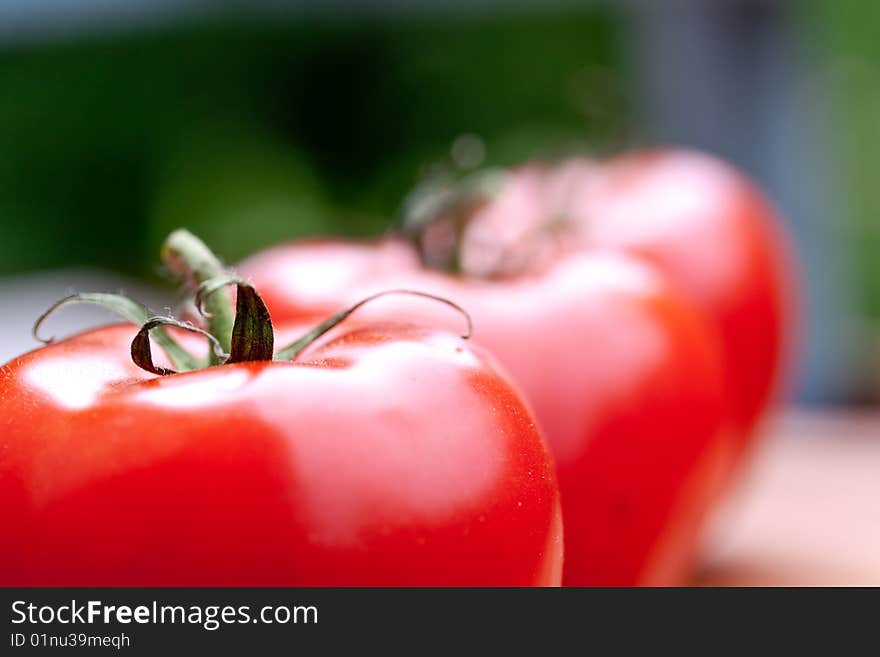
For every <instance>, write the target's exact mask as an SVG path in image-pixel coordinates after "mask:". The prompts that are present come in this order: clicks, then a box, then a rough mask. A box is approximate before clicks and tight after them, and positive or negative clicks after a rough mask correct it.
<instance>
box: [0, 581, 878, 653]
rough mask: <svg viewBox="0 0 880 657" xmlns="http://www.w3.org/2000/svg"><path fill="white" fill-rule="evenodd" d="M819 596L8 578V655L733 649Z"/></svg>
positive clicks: (801, 625) (1, 594)
mask: <svg viewBox="0 0 880 657" xmlns="http://www.w3.org/2000/svg"><path fill="white" fill-rule="evenodd" d="M875 593H876V591H874V592H872V593H871V598H873V597H874V594H875ZM768 596H769V597H768ZM812 597H813V594H812V593H810V592H808V591H807V592H805V591H804V590H796V589H784V590H775V591H769V592H768V591H767V590H764V591H763V592H761V591H758V590H751V591H749V590H730V589H728V590H720V589H298V588H277V589H273V588H268V589H267V588H261V589H244V588H242V589H225V588H224V589H169V588H152V589H151V588H145V589H120V588H116V589H113V588H110V589H91V588H80V589H38V588H30V589H13V588H9V589H0V601H2V609H3V611H2V619H3V628H4V634H3V636H2V637H0V654H3V655H7V654H8V655H29V654H62V653H64V652H67V651H69V650H70V649H74V651H75V652H76V653H77V654H83V653H86V654H93V653H102V654H110V653H113V652H122V653H123V654H126V655H140V654H144V655H159V654H161V655H175V654H207V651H213V650H219V651H221V652H222V653H223V654H227V653H232V654H241V653H245V652H248V653H253V654H258V655H268V654H292V653H294V652H301V651H302V650H310V651H311V650H316V651H320V653H321V654H324V653H327V652H328V651H332V652H333V653H334V654H335V652H336V651H342V650H346V651H349V652H350V650H351V648H352V647H355V648H358V649H359V650H361V649H362V650H367V649H369V650H370V651H371V652H372V651H375V650H386V651H389V650H393V652H394V653H404V654H422V653H424V652H426V651H428V652H431V653H434V652H435V651H436V650H437V649H443V650H446V651H447V652H449V651H451V652H453V653H454V654H462V653H464V654H466V653H470V652H471V651H472V650H476V649H477V648H480V649H483V650H487V649H488V650H490V651H491V653H487V654H494V653H495V651H497V650H499V649H502V648H503V649H517V652H519V651H520V650H522V649H523V648H526V647H529V648H530V649H532V650H534V651H535V652H536V653H537V654H546V651H547V649H549V647H550V646H562V645H567V646H572V647H577V646H580V647H582V648H583V649H582V650H577V652H578V653H583V652H586V653H588V654H589V653H591V652H595V651H596V649H597V648H598V646H599V645H600V644H601V645H605V643H604V642H607V641H612V642H613V645H614V646H615V647H617V648H624V647H627V646H630V645H633V646H635V645H639V646H642V647H644V646H645V643H647V644H648V646H653V647H658V646H660V645H671V646H678V645H681V644H682V643H688V642H689V641H690V640H692V639H693V638H694V637H695V636H696V635H697V633H703V634H705V633H706V632H709V633H710V634H711V636H712V637H713V639H712V643H718V644H719V645H720V644H726V645H728V646H729V644H730V641H731V639H735V638H740V639H743V638H745V637H747V636H757V635H758V634H761V635H763V634H764V633H765V632H766V631H767V630H768V629H769V630H773V631H774V633H777V632H782V633H783V634H784V633H786V632H787V629H788V627H787V625H786V623H787V622H792V624H791V626H790V628H791V629H792V630H793V631H794V632H797V633H798V634H800V635H801V636H802V637H803V636H804V630H808V631H810V632H813V631H815V628H816V627H817V626H816V625H815V624H811V622H810V620H809V618H810V615H811V613H812V614H813V615H814V616H815V612H816V611H817V607H816V604H815V602H813V603H811V602H810V599H811V598H812ZM861 607H862V610H863V611H865V612H867V611H869V610H870V609H872V608H873V605H870V604H869V605H868V606H867V607H865V606H861ZM858 609H859V606H856V610H858ZM762 610H763V611H762ZM827 610H828V607H827V606H823V607H822V613H821V614H819V616H816V617H817V618H819V619H820V620H822V615H824V613H825V611H827ZM768 611H769V613H768ZM805 612H806V613H805ZM854 618H855V616H852V617H851V619H852V620H854ZM824 620H827V619H824ZM705 647H707V648H708V647H710V646H709V645H706V646H705ZM600 652H601V651H600ZM602 654H604V652H603V653H602Z"/></svg>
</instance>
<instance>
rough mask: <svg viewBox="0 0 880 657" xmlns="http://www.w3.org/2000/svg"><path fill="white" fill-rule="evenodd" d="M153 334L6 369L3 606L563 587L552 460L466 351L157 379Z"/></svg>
mask: <svg viewBox="0 0 880 657" xmlns="http://www.w3.org/2000/svg"><path fill="white" fill-rule="evenodd" d="M348 326H351V325H348ZM134 332H135V328H134V327H131V326H122V325H115V326H110V327H105V328H100V329H96V330H93V331H90V332H87V333H83V334H80V335H78V336H75V337H72V338H70V339H67V340H65V341H63V342H59V343H57V344H53V345H50V346H48V347H45V348H42V349H38V350H36V351H33V352H30V353H29V354H26V355H24V356H21V357H19V358H17V359H15V360H13V361H11V362H9V363H7V364H6V365H4V366H3V367H2V368H0V418H2V426H0V430H2V441H0V446H2V447H0V499H2V500H3V501H4V502H3V504H2V505H0V525H2V526H3V528H4V531H3V532H2V534H0V585H6V586H8V585H27V586H32V585H37V586H40V585H52V586H84V585H88V586H141V585H142V586H199V585H208V586H219V585H230V586H239V585H248V586H255V585H306V586H311V585H314V586H318V585H350V586H361V585H381V586H396V585H429V586H430V585H542V586H548V585H558V584H559V582H560V577H561V568H562V566H561V563H562V562H561V560H562V534H561V531H562V529H561V514H560V510H559V494H558V487H557V483H556V478H555V474H554V471H553V468H552V463H551V460H550V457H549V454H548V452H547V449H546V447H545V445H544V443H543V441H542V439H541V437H540V435H539V433H538V432H537V429H536V428H535V423H534V420H533V418H532V416H531V414H530V413H529V411H528V410H527V408H526V407H525V406H524V405H523V403H522V402H521V400H520V398H519V396H518V395H517V394H516V392H515V390H514V389H513V388H512V387H511V386H510V384H509V383H508V382H507V380H506V379H505V378H504V377H503V376H501V375H499V374H498V373H497V372H496V370H495V369H494V367H493V366H492V364H491V362H490V359H487V357H486V356H484V355H483V354H481V353H480V352H479V351H478V350H473V349H471V348H470V347H469V346H468V345H467V344H466V343H464V342H462V341H461V340H460V339H458V338H456V337H455V336H453V335H450V334H448V333H443V332H440V331H433V330H427V329H421V328H415V327H405V326H399V325H388V324H384V325H379V324H372V325H370V326H367V325H363V324H360V325H355V326H354V327H351V328H345V329H335V330H334V332H333V334H332V335H334V336H336V337H329V338H323V339H321V340H320V341H319V342H318V343H316V344H315V345H312V346H311V347H310V348H309V349H308V350H307V351H306V352H305V353H304V354H303V355H302V356H300V358H299V360H298V361H297V362H296V363H277V362H276V363H269V362H258V363H237V364H234V365H224V366H219V367H213V368H209V369H205V370H200V371H196V372H189V373H185V374H178V375H172V376H167V377H156V376H154V375H151V374H148V373H146V372H144V371H142V370H140V369H138V368H137V367H135V366H134V365H133V364H131V362H130V361H129V355H128V346H129V343H130V341H131V339H132V337H133V335H134ZM302 332H303V331H302V329H301V328H299V329H298V330H294V327H293V326H287V327H283V328H282V330H281V331H279V340H289V339H292V338H294V337H297V336H298V335H299V334H301V333H302ZM438 418H442V422H440V421H438Z"/></svg>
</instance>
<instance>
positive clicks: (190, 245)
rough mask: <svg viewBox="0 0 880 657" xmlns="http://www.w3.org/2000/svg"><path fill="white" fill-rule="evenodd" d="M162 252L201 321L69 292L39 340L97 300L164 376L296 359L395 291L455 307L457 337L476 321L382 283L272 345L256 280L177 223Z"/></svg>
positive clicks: (137, 353)
mask: <svg viewBox="0 0 880 657" xmlns="http://www.w3.org/2000/svg"><path fill="white" fill-rule="evenodd" d="M162 256H163V260H164V261H165V264H166V266H168V267H169V269H170V270H171V271H173V272H175V273H177V274H179V275H181V276H182V277H183V278H184V281H185V282H186V284H187V286H188V287H190V288H191V291H192V292H193V296H192V297H191V301H192V303H193V305H194V306H195V308H196V310H197V311H198V313H199V315H200V316H201V317H202V318H203V320H204V323H205V327H204V328H202V327H199V326H196V325H194V324H192V323H191V322H187V321H183V320H180V319H177V318H175V317H172V316H161V315H154V314H152V313H151V312H150V310H149V309H148V308H147V307H146V306H145V305H143V304H142V303H140V302H138V301H135V300H134V299H131V298H129V297H126V296H124V295H121V294H110V293H103V292H88V293H80V294H73V295H70V296H67V297H64V298H63V299H60V300H59V301H56V302H55V303H54V304H52V306H50V307H49V308H48V309H47V310H46V311H45V312H44V313H43V314H42V315H40V316H39V317H38V318H37V320H36V322H35V323H34V327H33V335H34V337H35V338H36V339H37V340H39V341H40V342H43V343H44V344H49V343H52V342H54V340H55V338H54V336H53V337H49V338H42V337H40V328H41V326H42V324H43V322H44V321H45V320H46V319H47V318H48V317H49V316H50V315H52V314H54V313H55V312H56V311H57V310H58V309H59V308H61V307H63V306H67V305H70V304H73V303H90V304H94V305H98V306H101V307H103V308H106V309H108V310H110V311H112V312H114V313H116V314H117V315H119V316H121V317H122V318H124V319H126V320H128V321H129V322H131V323H133V324H136V325H138V326H139V327H140V328H139V329H138V332H137V333H136V334H135V336H134V338H133V339H132V342H131V358H132V361H133V362H134V363H135V365H137V366H138V367H140V368H141V369H143V370H146V371H147V372H150V373H152V374H157V375H159V376H167V375H170V374H177V373H179V372H187V371H193V370H198V369H203V368H205V367H211V366H215V365H229V364H233V363H241V362H249V361H273V360H274V361H293V360H295V359H296V358H297V356H299V355H300V354H301V353H302V352H303V351H304V350H305V349H306V348H308V346H309V345H311V344H312V343H314V342H315V341H316V340H317V339H318V338H320V337H321V336H323V335H324V334H325V333H327V332H328V331H330V330H331V329H333V328H334V327H336V326H337V325H338V324H340V323H341V322H343V321H345V320H346V319H347V318H348V317H349V316H350V315H351V314H352V313H353V312H355V311H356V310H358V309H359V308H360V307H362V306H364V305H365V304H367V303H370V302H371V301H374V300H375V299H379V298H381V297H384V296H388V295H392V294H403V295H410V296H416V297H422V298H425V299H429V300H432V301H436V302H439V303H443V304H445V305H447V306H450V307H451V308H454V309H455V310H457V311H459V312H460V313H461V314H462V315H463V316H464V318H465V319H466V321H467V331H466V332H465V333H463V334H462V335H461V337H462V338H463V339H468V338H469V337H470V336H471V334H472V332H473V324H472V321H471V317H470V315H469V314H468V313H467V311H466V310H464V308H462V307H461V306H459V305H458V304H456V303H455V302H453V301H450V300H449V299H446V298H445V297H441V296H437V295H434V294H429V293H427V292H420V291H417V290H405V289H394V290H384V291H381V292H377V293H375V294H372V295H370V296H368V297H366V298H364V299H361V300H360V301H358V302H357V303H355V304H353V305H351V306H349V307H348V308H346V309H344V310H341V311H340V312H338V313H336V314H334V315H332V316H330V317H328V318H327V319H325V320H324V321H322V322H320V323H319V324H317V325H316V326H314V327H313V328H312V329H310V330H309V331H308V332H306V333H305V335H303V336H302V337H300V338H299V339H297V340H295V341H294V342H292V343H291V344H289V345H287V346H286V347H284V348H282V349H280V350H278V351H277V352H275V351H274V342H275V330H274V327H273V325H272V319H271V317H270V315H269V310H268V309H267V308H266V304H265V303H264V302H263V299H262V298H261V297H260V295H259V293H258V292H257V290H256V289H255V288H254V286H253V285H251V284H250V283H248V282H247V281H245V280H243V279H242V278H239V277H238V276H235V275H233V274H230V273H228V272H226V271H225V270H224V269H223V266H222V265H221V264H220V261H219V259H217V258H216V256H214V254H213V253H211V251H210V250H209V249H208V247H207V246H205V244H204V243H203V242H202V241H201V240H199V239H198V238H197V237H196V236H195V235H193V234H192V233H189V232H188V231H186V230H182V229H181V230H177V231H175V232H174V233H172V234H171V235H170V236H169V237H168V239H167V240H166V242H165V244H164V245H163V248H162ZM232 285H234V286H235V288H236V296H235V309H234V310H233V307H232V300H231V297H230V295H229V294H227V293H226V292H225V288H227V287H229V286H232ZM168 327H171V328H176V329H182V330H185V331H189V332H192V333H196V334H198V335H201V336H202V337H204V338H205V339H206V340H207V341H208V347H209V349H208V355H207V357H205V358H200V357H197V356H195V355H193V354H192V353H190V352H189V351H188V350H187V349H186V348H184V347H183V346H182V345H181V344H180V343H179V342H178V341H177V340H175V339H174V337H173V336H172V335H171V333H170V332H169V331H168V330H166V329H167V328H168ZM151 338H152V340H153V341H155V342H156V344H157V345H159V346H160V347H161V348H162V350H163V351H164V352H165V354H166V356H167V357H168V360H169V361H171V364H172V365H173V367H174V369H171V368H166V367H161V366H158V365H156V364H155V363H154V362H153V355H152V348H151V344H150V340H151Z"/></svg>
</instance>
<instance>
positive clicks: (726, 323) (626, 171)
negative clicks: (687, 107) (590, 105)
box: [458, 150, 796, 452]
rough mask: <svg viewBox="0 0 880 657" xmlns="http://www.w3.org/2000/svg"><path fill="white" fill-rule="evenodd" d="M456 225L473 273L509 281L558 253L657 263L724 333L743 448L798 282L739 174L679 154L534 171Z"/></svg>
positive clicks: (787, 335) (771, 378) (767, 389)
mask: <svg viewBox="0 0 880 657" xmlns="http://www.w3.org/2000/svg"><path fill="white" fill-rule="evenodd" d="M464 224H465V225H464V228H463V230H462V235H461V244H460V245H459V246H458V250H459V253H460V261H461V265H462V269H463V270H464V272H465V273H467V274H470V275H476V276H481V277H487V276H497V275H499V274H500V275H511V274H515V273H516V272H517V271H519V270H522V269H523V268H524V267H526V268H527V267H534V266H536V264H537V263H540V262H544V261H546V260H547V259H552V258H554V257H555V255H554V254H555V253H556V252H557V251H558V250H559V248H560V247H561V246H564V247H565V248H575V247H579V248H583V249H586V250H588V251H608V250H611V251H622V252H624V253H627V254H629V255H633V256H636V257H638V258H640V259H642V260H644V261H646V262H649V263H651V264H652V265H655V266H656V267H657V268H658V269H659V270H660V271H661V272H662V273H663V274H664V275H666V276H667V277H668V278H669V280H670V281H671V282H672V284H673V285H675V286H676V287H677V288H678V290H679V291H680V292H681V293H682V294H683V295H684V296H685V297H686V298H687V299H688V300H689V301H690V302H691V303H693V304H694V305H695V307H696V308H698V309H699V310H700V311H701V312H702V313H703V314H704V316H705V317H706V318H707V320H708V321H709V323H710V324H711V327H712V328H713V330H715V331H716V332H717V334H718V335H719V337H720V345H721V349H722V355H723V368H724V369H723V373H724V383H725V390H726V398H727V403H728V417H729V419H730V421H731V423H732V425H733V428H734V430H735V435H736V436H737V450H738V451H740V452H743V451H745V450H746V448H747V447H748V445H749V444H750V443H751V440H752V438H753V436H754V435H755V431H754V429H755V425H756V423H757V421H758V420H759V418H760V416H761V414H762V412H763V411H764V410H765V408H766V407H767V405H768V403H769V402H770V400H771V399H772V397H773V395H774V393H775V392H776V390H777V388H778V384H779V380H780V377H781V374H782V371H783V366H784V363H785V360H786V355H787V352H788V351H789V350H790V349H791V343H792V341H793V335H792V334H793V331H794V320H793V313H794V309H795V304H796V299H795V294H796V286H795V285H794V281H793V265H792V263H791V258H790V256H789V249H788V245H787V243H786V242H785V239H784V235H783V234H782V232H781V230H780V224H779V221H778V219H777V217H776V216H775V212H774V210H773V208H772V207H771V206H770V204H769V202H768V201H767V200H766V199H765V198H764V197H763V195H762V194H761V192H760V191H759V190H758V189H757V188H756V186H755V185H754V184H752V183H751V182H750V181H749V180H748V179H747V178H746V177H745V176H744V175H743V174H741V173H739V172H738V171H736V170H735V169H733V168H732V167H730V166H729V165H727V164H725V163H724V162H722V161H720V160H718V159H716V158H714V157H712V156H709V155H706V154H703V153H699V152H695V151H685V150H658V151H640V152H632V153H627V154H624V155H621V156H619V157H616V158H613V159H611V160H608V161H594V160H589V159H585V158H573V159H570V160H567V161H563V162H561V163H557V164H547V163H544V164H542V163H530V164H525V165H522V166H520V167H517V168H516V169H514V170H512V171H510V172H509V173H508V175H507V177H506V183H505V184H504V186H503V187H502V189H501V191H500V192H499V193H497V195H495V196H494V197H493V198H492V199H491V200H489V201H488V202H487V203H485V204H483V205H480V206H478V207H476V209H474V210H473V211H472V212H471V213H470V215H469V216H467V217H466V219H465V220H464Z"/></svg>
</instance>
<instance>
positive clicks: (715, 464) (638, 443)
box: [240, 240, 729, 585]
mask: <svg viewBox="0 0 880 657" xmlns="http://www.w3.org/2000/svg"><path fill="white" fill-rule="evenodd" d="M240 269H241V271H242V273H243V274H244V275H245V276H247V277H248V278H250V279H251V280H252V281H253V282H254V283H255V284H256V285H257V286H258V287H259V289H260V290H261V292H262V294H263V297H264V299H265V301H266V303H267V305H268V307H269V308H270V310H271V312H272V313H273V315H274V316H275V317H277V318H279V319H284V320H287V319H295V318H301V317H304V316H309V315H312V314H315V313H325V312H327V311H328V310H329V309H331V308H336V307H339V306H341V305H346V304H347V303H348V302H349V301H350V300H354V299H357V298H359V297H362V296H365V295H367V294H370V293H372V292H375V291H377V290H381V289H386V288H389V287H407V288H412V289H418V290H423V291H426V292H430V293H434V294H439V295H441V296H444V297H447V298H449V299H452V300H455V301H456V302H458V303H460V304H461V305H462V306H464V307H465V308H467V309H468V310H469V312H470V313H471V315H472V316H473V319H474V327H475V328H474V331H475V332H474V340H475V341H476V342H477V343H479V344H480V345H482V346H484V347H486V348H487V349H488V350H490V351H491V352H492V353H493V354H494V355H495V356H496V357H497V359H498V360H499V361H500V362H501V364H502V365H503V366H504V367H505V368H506V369H507V371H508V372H509V373H510V374H511V375H512V377H513V379H514V380H515V381H516V382H517V383H518V384H519V386H520V388H521V389H522V391H523V392H524V393H525V396H526V399H527V400H528V401H529V402H530V404H531V406H532V408H533V409H534V411H535V414H536V416H537V419H538V422H539V424H540V426H541V428H542V430H543V432H544V435H545V437H546V438H547V440H548V442H549V444H550V446H551V449H552V452H553V455H554V457H555V461H556V464H557V468H558V470H557V472H558V477H559V482H560V488H561V492H562V505H563V517H564V522H565V541H566V557H565V566H564V576H563V582H564V583H566V584H573V585H590V584H608V585H632V584H673V583H680V582H681V581H682V580H683V577H684V576H685V575H686V574H687V572H688V570H689V568H690V566H691V563H692V560H693V556H694V547H695V544H696V540H697V533H698V529H699V525H700V522H701V519H702V517H703V515H704V513H705V511H706V509H707V507H708V506H709V504H710V503H711V501H712V500H713V499H714V497H715V495H716V494H717V491H718V487H719V482H720V479H719V473H720V472H723V471H724V469H725V468H726V467H728V466H727V463H726V459H727V458H728V455H727V453H728V450H729V444H728V442H727V436H726V435H725V434H724V432H723V430H722V424H721V418H722V399H721V380H720V369H719V368H720V365H719V362H718V358H719V356H718V353H717V345H716V344H715V342H714V337H713V335H712V334H711V332H710V331H708V329H707V327H706V326H705V324H704V321H703V319H702V318H701V317H700V316H699V315H698V314H697V313H695V312H694V311H693V310H692V309H691V308H690V306H689V304H687V303H686V302H685V301H684V300H683V299H681V298H679V296H678V295H677V294H676V293H675V292H674V290H672V289H671V288H670V287H669V286H668V285H667V284H666V282H665V281H664V279H663V278H662V277H661V276H659V275H657V274H656V273H655V272H654V271H653V270H652V269H651V268H649V267H648V266H646V265H644V264H642V263H639V262H638V261H636V260H634V259H632V258H626V257H623V256H620V255H616V254H607V255H604V256H596V255H588V254H583V253H571V254H568V255H566V256H564V257H559V258H556V259H555V260H554V261H552V262H550V263H549V264H548V265H547V266H545V267H542V268H540V269H534V270H529V271H527V272H526V273H523V274H521V275H518V276H514V277H509V278H503V279H500V280H483V279H472V278H471V279H468V278H461V277H455V276H450V275H448V274H444V273H440V272H435V271H429V270H425V269H423V268H422V267H421V264H420V262H419V259H418V257H417V255H416V253H415V251H414V249H412V248H411V247H410V246H409V245H408V244H405V243H403V242H398V241H392V240H386V241H382V242H379V243H376V244H356V243H341V242H326V241H325V242H320V241H319V242H310V243H309V242H307V243H300V244H291V245H287V246H280V247H276V248H275V249H271V250H269V251H266V252H263V253H262V254H259V255H257V256H256V257H254V258H252V259H250V260H249V261H247V262H245V263H244V264H243V265H242V267H241V268H240ZM380 311H381V312H382V313H384V314H386V315H387V313H389V312H390V313H392V314H394V315H395V316H399V317H402V318H406V319H407V320H410V321H411V320H417V321H418V322H419V323H422V322H430V323H431V324H432V325H434V324H435V323H437V322H443V321H448V317H446V316H445V315H439V314H438V312H437V309H436V308H434V306H433V305H431V304H427V305H426V304H419V305H418V306H417V307H416V306H414V305H413V304H407V305H406V306H403V305H400V304H397V303H396V302H395V301H394V300H392V299H389V300H387V301H383V302H382V307H381V309H380V308H378V307H375V306H374V307H373V308H372V310H370V309H364V313H365V314H366V315H369V314H370V312H374V313H378V312H380ZM433 414H434V416H435V421H436V422H438V423H446V422H448V421H449V419H450V417H454V415H452V416H450V415H447V414H445V413H444V412H443V411H442V409H435V411H434V413H433Z"/></svg>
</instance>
